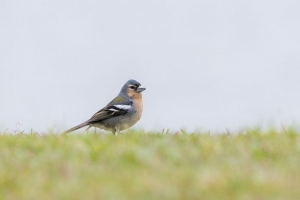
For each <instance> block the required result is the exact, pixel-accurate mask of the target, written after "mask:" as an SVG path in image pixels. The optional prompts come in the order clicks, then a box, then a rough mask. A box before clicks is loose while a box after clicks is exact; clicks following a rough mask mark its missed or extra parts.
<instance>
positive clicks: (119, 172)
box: [0, 129, 300, 200]
mask: <svg viewBox="0 0 300 200" xmlns="http://www.w3.org/2000/svg"><path fill="white" fill-rule="evenodd" d="M299 188H300V134H298V132H297V131H294V130H293V129H289V130H285V131H281V132H276V131H273V130H269V131H265V132H262V131H260V130H247V131H244V132H243V133H236V134H234V133H231V134H220V135H209V134H185V133H184V132H181V133H180V134H175V135H172V134H151V133H149V134H143V133H141V132H137V131H129V133H128V134H126V135H125V134H121V135H119V136H118V137H115V136H113V135H112V134H105V135H94V134H90V135H86V134H79V135H75V134H73V135H72V134H70V135H68V136H67V137H62V136H55V135H48V136H44V137H40V136H38V135H33V134H32V135H23V134H20V135H17V136H12V135H0V199H39V200H40V199H43V200H47V199H49V200H50V199H51V200H53V199H73V200H76V199H146V200H147V199H172V200H177V199H178V200H179V199H218V200H219V199H228V200H229V199H230V200H232V199H245V200H248V199H249V200H252V199H272V200H276V199H300V190H299Z"/></svg>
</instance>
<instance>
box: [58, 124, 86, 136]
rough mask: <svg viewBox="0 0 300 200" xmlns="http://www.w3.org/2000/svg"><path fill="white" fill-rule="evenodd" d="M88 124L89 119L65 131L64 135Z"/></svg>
mask: <svg viewBox="0 0 300 200" xmlns="http://www.w3.org/2000/svg"><path fill="white" fill-rule="evenodd" d="M87 125H89V123H88V122H87V121H86V122H83V123H82V124H79V125H78V126H75V127H73V128H70V129H69V130H67V131H65V132H63V134H62V135H67V134H68V133H70V132H72V131H75V130H77V129H80V128H82V127H85V126H87Z"/></svg>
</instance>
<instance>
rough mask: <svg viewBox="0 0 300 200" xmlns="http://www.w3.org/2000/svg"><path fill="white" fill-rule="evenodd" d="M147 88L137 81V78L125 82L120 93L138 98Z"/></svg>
mask: <svg viewBox="0 0 300 200" xmlns="http://www.w3.org/2000/svg"><path fill="white" fill-rule="evenodd" d="M145 89H146V88H142V87H141V84H140V83H139V82H137V81H136V80H133V79H131V80H129V81H127V82H126V83H125V85H124V86H123V87H122V89H121V91H120V94H121V95H126V96H128V97H130V98H132V99H137V98H141V97H142V94H141V93H142V92H143V91H144V90H145Z"/></svg>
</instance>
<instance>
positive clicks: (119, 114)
mask: <svg viewBox="0 0 300 200" xmlns="http://www.w3.org/2000/svg"><path fill="white" fill-rule="evenodd" d="M145 89H146V88H143V87H141V84H140V83H139V82H138V81H136V80H133V79H130V80H128V81H127V82H126V83H125V84H124V86H123V87H122V88H121V91H120V93H119V94H118V96H117V97H116V98H114V99H113V100H112V101H110V102H109V103H108V104H107V105H106V106H105V107H104V108H102V109H101V110H99V111H98V112H96V113H95V114H94V115H93V116H92V117H91V118H90V119H89V120H87V121H85V122H83V123H81V124H79V125H78V126H75V127H73V128H71V129H69V130H67V131H65V132H64V133H63V134H62V135H67V134H68V133H70V132H72V131H75V130H77V129H80V128H82V127H85V126H88V128H87V130H88V129H89V128H90V127H97V128H101V129H104V130H107V131H111V132H112V133H113V134H114V135H117V133H118V132H119V131H122V130H125V129H127V128H130V127H131V126H133V125H134V124H135V123H136V122H137V121H139V119H140V118H141V116H142V112H143V101H142V92H143V91H144V90H145Z"/></svg>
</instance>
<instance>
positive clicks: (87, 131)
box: [85, 126, 92, 134]
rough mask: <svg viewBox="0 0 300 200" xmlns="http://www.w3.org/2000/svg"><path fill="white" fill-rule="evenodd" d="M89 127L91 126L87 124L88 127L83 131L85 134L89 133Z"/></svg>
mask: <svg viewBox="0 0 300 200" xmlns="http://www.w3.org/2000/svg"><path fill="white" fill-rule="evenodd" d="M91 127H92V126H88V127H87V128H86V129H85V131H86V133H87V134H88V133H89V129H90V128H91Z"/></svg>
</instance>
